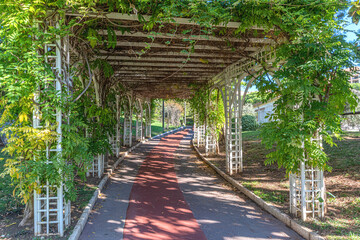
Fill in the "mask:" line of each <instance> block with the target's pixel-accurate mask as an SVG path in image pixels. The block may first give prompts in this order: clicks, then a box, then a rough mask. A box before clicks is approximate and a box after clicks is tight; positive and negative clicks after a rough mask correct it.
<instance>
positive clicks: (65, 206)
mask: <svg viewBox="0 0 360 240" xmlns="http://www.w3.org/2000/svg"><path fill="white" fill-rule="evenodd" d="M61 46H62V47H63V50H64V52H65V54H64V58H65V61H66V62H65V63H64V65H66V64H68V63H69V56H70V55H69V45H68V37H65V38H64V39H60V37H58V36H57V39H56V40H55V42H54V43H50V44H45V46H44V50H43V53H44V58H45V61H46V63H47V64H49V65H50V66H51V68H52V70H53V72H54V73H55V75H56V78H55V87H56V90H57V92H58V94H61V91H62V88H61V80H60V79H59V78H60V77H66V78H67V79H65V80H67V81H68V82H69V81H70V78H69V74H68V73H67V72H66V73H65V71H63V68H65V67H69V66H63V60H62V55H61V52H60V51H61V50H60V47H61ZM68 65H69V64H68ZM50 79H51V78H50ZM45 81H48V79H47V76H45ZM51 81H52V80H51ZM46 84H52V82H47V83H46ZM40 91H41V89H40V88H39V90H38V91H37V92H35V94H34V95H35V97H34V101H35V102H39V101H40ZM55 118H56V119H55V121H56V124H57V128H56V132H57V133H58V139H57V143H56V146H49V145H47V146H46V149H45V150H44V151H43V153H44V154H40V156H41V157H43V158H44V159H46V164H53V162H52V161H51V160H50V159H56V160H59V159H61V152H62V147H61V141H62V130H61V125H62V112H61V109H59V108H57V109H56V112H55ZM33 127H34V128H36V129H41V128H43V126H42V125H41V116H40V109H38V107H37V106H36V105H35V107H34V112H33ZM60 174H61V172H60ZM38 184H39V185H40V188H39V190H35V191H34V234H35V235H36V236H41V235H55V234H56V235H57V234H58V235H60V236H63V235H64V231H65V228H66V227H67V226H69V225H70V221H71V215H70V213H71V207H70V201H66V200H65V198H64V185H63V183H62V182H61V183H59V184H57V186H52V185H50V184H49V181H48V180H46V182H39V183H38Z"/></svg>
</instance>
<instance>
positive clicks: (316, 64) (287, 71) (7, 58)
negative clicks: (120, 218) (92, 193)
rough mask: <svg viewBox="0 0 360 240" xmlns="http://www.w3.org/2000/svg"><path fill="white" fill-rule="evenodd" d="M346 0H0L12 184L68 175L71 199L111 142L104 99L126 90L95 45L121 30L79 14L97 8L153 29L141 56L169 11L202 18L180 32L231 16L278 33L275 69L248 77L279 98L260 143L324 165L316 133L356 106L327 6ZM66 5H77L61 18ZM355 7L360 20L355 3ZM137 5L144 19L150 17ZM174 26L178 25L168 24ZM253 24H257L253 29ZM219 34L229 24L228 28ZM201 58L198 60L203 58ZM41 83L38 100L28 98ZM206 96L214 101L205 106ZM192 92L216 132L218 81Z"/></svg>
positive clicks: (210, 26) (338, 6) (208, 28)
mask: <svg viewBox="0 0 360 240" xmlns="http://www.w3.org/2000/svg"><path fill="white" fill-rule="evenodd" d="M356 4H357V5H358V1H357V3H356ZM357 5H354V6H357ZM348 6H349V3H348V2H347V1H339V0H318V1H311V0H291V1H290V0H272V1H268V0H248V1H243V0H228V1H215V0H214V1H208V0H181V1H173V0H164V1H152V0H143V1H128V0H110V1H104V0H95V1H93V0H68V1H56V0H54V1H48V0H45V1H25V0H17V1H14V0H10V1H8V0H6V1H5V0H0V19H1V21H0V25H1V27H0V39H1V40H0V91H2V93H3V94H2V95H1V101H0V104H1V107H3V108H4V112H3V114H2V117H1V120H0V125H4V126H5V130H4V132H5V133H6V134H7V136H8V138H9V144H8V145H7V147H6V148H5V149H4V151H6V152H8V153H9V154H10V156H11V157H10V158H9V159H8V160H7V163H6V170H5V172H4V173H3V174H9V175H10V176H11V177H12V179H13V184H14V185H15V186H16V191H15V193H14V194H16V195H19V196H20V197H22V199H23V201H24V202H25V203H29V201H30V200H31V196H32V193H33V191H34V190H38V189H39V186H38V183H41V182H42V180H44V179H51V180H50V181H51V184H53V185H57V184H60V183H61V182H65V184H66V186H67V187H66V191H67V193H66V197H67V198H68V199H74V198H75V191H74V187H73V185H74V180H73V179H74V176H75V175H80V176H81V177H84V176H85V174H84V172H85V171H86V167H87V166H88V165H89V164H90V161H91V159H92V157H93V155H95V154H100V153H105V152H107V151H108V150H109V145H108V142H107V138H108V134H113V132H114V124H115V122H114V119H115V118H114V116H115V113H114V106H113V105H111V104H110V103H111V102H114V100H115V97H114V96H115V94H118V93H119V92H120V93H121V94H123V95H124V96H125V95H126V89H125V88H124V86H120V85H118V84H117V83H116V81H115V80H114V79H113V69H112V68H111V66H110V65H109V64H108V63H107V62H106V61H105V60H96V59H92V56H94V51H96V48H98V47H105V48H108V49H112V48H114V47H115V45H116V44H115V40H116V36H115V34H114V31H115V30H118V31H123V32H126V31H129V29H128V28H127V27H126V26H122V25H121V24H118V23H114V22H112V21H111V20H109V19H107V18H101V19H100V20H99V19H93V18H87V16H89V13H96V14H98V15H102V14H103V12H105V11H116V12H122V13H125V14H136V15H137V16H138V19H139V21H140V23H141V24H143V29H144V30H147V31H149V38H148V39H147V40H144V41H145V42H146V43H148V44H147V47H145V48H144V49H143V50H141V51H139V52H136V53H135V54H138V55H139V56H140V55H142V54H143V53H144V52H146V51H147V50H148V49H149V48H150V44H149V43H151V42H152V41H153V39H154V38H156V33H157V32H158V31H160V30H161V29H162V28H163V27H164V26H163V24H162V23H164V22H173V20H174V18H175V17H189V18H190V19H191V21H193V22H196V23H198V24H200V28H199V30H198V31H199V32H196V33H193V32H191V31H190V32H189V30H184V31H182V32H181V34H183V35H186V34H187V35H189V34H197V35H201V36H204V35H211V34H214V29H215V28H214V25H217V24H219V23H228V22H229V21H239V22H240V23H241V24H240V27H239V28H238V29H237V30H236V31H235V32H234V33H232V34H230V35H231V37H243V36H242V34H243V33H244V32H245V30H246V29H248V28H250V27H252V26H255V25H257V26H262V27H263V28H264V29H265V34H266V37H267V38H271V39H273V40H274V41H275V42H276V45H275V46H274V48H276V49H277V51H278V55H277V59H276V61H275V63H274V68H275V67H278V70H277V71H274V70H273V69H274V68H272V69H271V70H270V69H267V67H265V65H264V69H262V70H261V71H262V72H264V75H262V76H261V77H260V78H259V79H258V81H256V85H257V87H258V89H259V90H260V92H261V93H262V94H263V96H265V93H266V94H267V95H266V96H267V97H268V98H270V97H279V100H278V101H277V107H276V111H275V114H274V117H273V118H274V120H276V121H274V122H272V123H270V124H268V125H267V126H266V127H265V128H264V132H263V137H264V142H265V143H266V145H267V146H268V147H272V146H274V145H276V151H275V152H274V153H272V154H271V155H269V157H270V158H269V160H268V162H269V163H273V162H275V161H277V162H278V164H279V165H280V166H284V167H285V168H286V169H287V170H288V171H293V170H295V169H296V168H297V165H298V163H299V161H300V160H301V159H302V158H303V155H304V154H306V155H308V156H307V157H308V159H310V162H311V163H313V164H314V165H315V166H319V167H321V168H325V166H326V156H325V154H324V153H323V151H322V149H321V147H320V146H319V145H317V144H315V143H314V142H313V141H311V139H312V138H313V137H314V134H315V133H320V134H321V135H323V136H324V137H325V139H326V140H327V141H329V142H331V138H330V135H329V133H328V132H329V131H331V132H333V133H338V132H339V131H340V128H339V116H338V115H339V113H341V111H342V110H343V108H344V106H345V104H346V103H350V106H351V107H354V106H355V101H354V96H353V94H351V92H350V90H349V88H350V87H349V84H348V82H347V79H348V77H349V75H350V74H351V72H345V71H344V70H343V68H345V67H350V68H351V67H353V65H354V61H356V59H355V55H353V52H354V46H352V45H351V44H348V43H347V42H345V41H344V36H342V35H341V33H340V31H341V30H342V22H341V20H340V19H336V18H335V17H334V16H335V14H336V13H337V11H339V10H344V9H346V8H347V7H348ZM352 9H353V8H352ZM65 12H77V13H79V14H80V15H79V16H78V17H74V18H72V19H67V18H66V17H64V13H65ZM354 14H355V15H354ZM354 14H353V15H352V16H353V18H354V19H355V20H354V21H357V19H358V17H356V16H357V15H356V14H358V12H357V11H354ZM144 15H150V18H148V20H146V19H145V18H144ZM100 24H103V25H104V26H106V29H107V35H106V36H105V37H104V36H101V35H100V34H99V33H98V32H97V31H96V29H97V27H98V26H99V25H100ZM171 31H173V32H176V31H178V30H177V29H176V27H174V29H171ZM171 31H170V30H169V32H171ZM252 33H253V34H254V35H256V34H257V31H256V30H254V31H253V32H252ZM221 34H222V35H224V36H226V37H228V35H229V33H227V30H226V29H223V30H222V31H221ZM66 36H70V45H71V50H70V51H71V52H72V56H76V62H75V63H74V64H72V66H71V67H70V66H66V68H65V69H64V73H67V74H69V75H71V76H72V77H71V78H70V77H69V76H67V78H66V77H65V76H63V75H61V76H60V77H64V79H68V80H67V81H61V85H62V89H63V91H62V92H61V93H59V92H58V91H57V90H56V88H55V87H54V85H53V84H49V83H53V82H54V81H55V79H57V78H59V75H58V74H57V73H56V72H54V71H53V70H52V68H51V66H50V65H49V64H47V63H46V53H45V52H44V46H45V44H48V43H53V42H54V41H55V40H56V39H57V38H64V37H66ZM204 38H205V39H206V36H204ZM183 40H184V42H187V43H188V49H187V50H184V52H186V53H187V54H188V58H189V57H191V53H192V52H194V49H195V45H196V44H197V41H195V40H191V39H189V38H187V37H184V39H183ZM166 44H167V45H171V44H172V42H171V41H169V42H167V43H166ZM237 50H238V49H234V52H237ZM239 52H240V53H242V54H243V51H239ZM244 57H249V56H245V55H244ZM202 63H204V64H206V59H202ZM260 64H261V63H260ZM279 66H280V67H279ZM269 74H272V75H273V77H268V75H269ZM70 79H71V81H72V83H71V81H70ZM114 89H115V90H116V91H114ZM39 90H41V91H40V92H41V96H40V100H39V101H36V100H35V99H36V93H37V92H39ZM269 92H270V93H271V94H269ZM125 98H126V97H125ZM209 99H210V101H211V102H212V103H213V104H212V105H211V107H210V108H206V106H207V105H206V103H207V101H208V100H209ZM190 103H191V106H192V108H193V109H196V111H197V113H198V114H199V119H200V121H201V122H204V121H205V119H206V118H207V120H208V122H209V124H211V125H213V126H216V131H217V133H219V132H220V131H221V128H222V127H223V122H224V114H223V105H222V100H221V97H220V94H219V92H218V91H217V90H215V91H212V92H210V91H209V88H203V89H201V90H199V91H197V92H196V94H195V95H194V98H193V99H192V100H191V101H190ZM54 109H58V110H59V111H60V110H61V112H62V116H63V119H64V120H63V122H62V132H63V139H62V148H63V153H62V155H61V156H53V157H52V160H53V162H54V163H55V164H47V163H46V161H47V160H48V158H45V157H44V155H43V154H42V153H41V152H42V151H43V150H44V148H45V147H46V146H47V145H52V146H54V145H56V142H57V139H58V137H59V136H58V135H57V134H56V131H55V129H56V127H57V126H56V121H55V118H54ZM34 111H39V114H40V116H41V121H42V123H43V128H38V129H35V128H33V127H32V119H33V118H32V116H33V113H34ZM86 132H88V133H90V135H91V136H89V135H86ZM302 143H304V147H302ZM60 172H61V174H60Z"/></svg>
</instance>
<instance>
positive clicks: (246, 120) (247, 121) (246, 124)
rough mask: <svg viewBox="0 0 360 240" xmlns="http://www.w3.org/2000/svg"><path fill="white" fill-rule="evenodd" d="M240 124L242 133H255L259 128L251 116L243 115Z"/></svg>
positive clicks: (254, 118)
mask: <svg viewBox="0 0 360 240" xmlns="http://www.w3.org/2000/svg"><path fill="white" fill-rule="evenodd" d="M241 124H242V130H243V131H255V130H256V129H257V128H258V126H259V125H258V124H257V122H256V117H254V116H251V115H244V116H243V117H242V121H241Z"/></svg>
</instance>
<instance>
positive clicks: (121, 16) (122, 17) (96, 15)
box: [66, 12, 264, 30]
mask: <svg viewBox="0 0 360 240" xmlns="http://www.w3.org/2000/svg"><path fill="white" fill-rule="evenodd" d="M66 15H67V16H74V17H90V18H100V19H102V18H108V19H114V20H125V21H137V22H139V16H138V15H134V14H123V13H117V12H110V13H109V12H99V13H86V14H81V13H73V12H67V13H66ZM141 16H142V17H143V18H144V19H145V21H149V20H150V18H151V16H149V15H141ZM172 20H174V22H165V23H170V24H180V25H181V24H183V25H198V26H199V24H198V23H196V22H193V21H192V20H191V19H190V18H172ZM240 25H241V23H239V22H228V23H221V24H218V25H213V27H226V28H239V27H240ZM130 27H131V26H130ZM249 29H254V30H255V29H256V30H264V28H263V27H260V26H256V25H254V26H252V27H251V28H249Z"/></svg>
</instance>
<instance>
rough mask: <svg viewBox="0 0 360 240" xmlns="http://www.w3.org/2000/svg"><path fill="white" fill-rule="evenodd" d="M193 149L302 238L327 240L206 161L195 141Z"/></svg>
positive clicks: (192, 145) (221, 174) (242, 191)
mask: <svg viewBox="0 0 360 240" xmlns="http://www.w3.org/2000/svg"><path fill="white" fill-rule="evenodd" d="M191 147H192V148H193V149H194V150H195V152H196V154H197V156H198V157H199V158H200V159H201V160H202V161H204V162H205V163H206V164H207V165H208V166H210V167H211V168H212V169H213V170H214V171H215V172H216V173H217V174H219V175H220V176H221V177H222V178H223V179H225V180H226V181H227V182H229V183H230V184H231V185H232V186H233V187H235V188H237V189H238V190H240V192H241V193H243V194H244V195H246V196H247V197H248V198H250V199H251V200H252V201H253V202H255V203H256V204H257V205H258V206H260V207H261V208H262V209H264V210H265V211H267V212H268V213H270V214H271V215H273V216H274V217H276V218H277V219H279V220H280V221H281V222H283V223H285V225H286V226H288V227H289V228H291V229H292V230H294V231H295V232H297V233H298V234H299V235H300V236H302V237H303V238H305V239H306V240H325V238H324V237H322V236H320V235H319V234H318V233H316V232H315V231H313V230H311V229H309V228H307V227H305V226H302V225H300V224H299V223H297V222H296V221H295V220H294V219H292V218H291V217H290V216H289V215H287V214H285V213H283V212H281V211H280V209H278V208H277V207H275V206H273V205H272V204H270V203H267V202H265V201H264V200H263V199H262V198H260V197H259V196H257V195H256V194H255V193H253V192H252V191H250V190H249V189H247V188H246V187H244V186H243V185H242V184H240V183H239V182H238V181H236V180H235V179H233V178H232V177H231V176H229V175H227V174H226V173H224V172H223V171H222V170H220V169H219V168H218V167H216V166H215V165H214V164H212V163H211V162H210V161H209V160H208V159H206V158H205V157H204V156H203V155H202V154H201V153H200V151H199V149H198V148H197V147H196V146H195V145H194V143H193V141H192V140H191Z"/></svg>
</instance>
